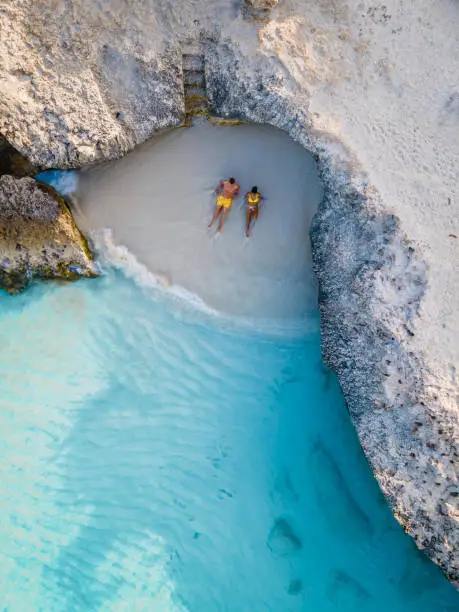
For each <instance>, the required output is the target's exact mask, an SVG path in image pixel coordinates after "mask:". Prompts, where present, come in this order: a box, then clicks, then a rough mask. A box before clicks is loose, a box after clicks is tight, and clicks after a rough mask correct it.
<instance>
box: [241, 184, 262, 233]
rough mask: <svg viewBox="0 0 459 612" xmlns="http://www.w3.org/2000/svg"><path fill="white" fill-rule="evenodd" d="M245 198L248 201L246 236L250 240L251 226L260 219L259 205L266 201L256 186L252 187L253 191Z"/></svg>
mask: <svg viewBox="0 0 459 612" xmlns="http://www.w3.org/2000/svg"><path fill="white" fill-rule="evenodd" d="M244 197H245V199H246V200H247V214H246V224H245V235H246V236H247V238H248V237H249V234H250V224H251V223H252V220H253V221H255V220H256V219H258V205H259V203H260V202H261V200H264V197H263V196H262V195H261V193H259V192H258V187H256V186H255V187H252V190H251V191H248V192H247V193H246V194H245V196H244Z"/></svg>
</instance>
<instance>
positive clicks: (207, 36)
mask: <svg viewBox="0 0 459 612" xmlns="http://www.w3.org/2000/svg"><path fill="white" fill-rule="evenodd" d="M281 4H282V3H281ZM285 4H286V5H287V4H289V3H287V2H286V3H285ZM290 4H292V7H294V6H296V5H295V3H294V2H293V0H292V2H290ZM130 10H131V13H130V15H129V16H126V15H123V18H122V19H121V17H119V16H117V19H118V20H117V21H116V23H117V24H118V25H117V27H118V30H116V31H114V30H113V24H112V21H110V20H109V19H108V17H107V21H106V22H101V23H99V21H98V22H97V23H98V25H99V26H101V27H102V30H100V32H102V34H100V33H99V35H98V36H95V35H93V33H92V30H90V29H89V28H88V29H87V30H86V31H83V30H81V27H80V24H79V23H78V24H77V23H76V22H75V23H71V24H70V25H69V26H67V25H66V29H65V31H66V32H67V34H66V37H65V40H64V41H63V42H62V44H61V45H60V46H55V48H54V50H53V52H52V53H51V52H50V51H48V50H47V51H46V52H45V51H44V50H43V49H44V48H45V47H44V46H43V41H45V40H54V39H56V40H57V39H59V37H58V36H57V32H58V31H59V28H60V26H61V25H62V23H64V22H65V23H66V24H67V21H68V15H67V14H66V15H64V14H63V13H62V14H58V13H56V14H54V15H52V16H50V15H48V21H46V19H45V18H46V15H41V14H40V12H39V7H38V8H37V7H32V5H30V6H29V11H30V12H29V13H27V17H25V16H24V15H26V13H24V12H16V13H11V15H8V14H6V16H5V14H3V15H0V19H2V20H3V26H4V31H5V32H6V34H5V38H8V37H9V39H10V41H13V43H10V47H9V48H7V49H6V51H5V54H6V57H7V61H6V63H5V64H4V66H2V67H0V77H2V78H4V79H6V80H7V81H8V83H10V85H11V84H12V85H11V87H10V89H9V90H8V95H7V96H6V97H5V98H4V99H3V101H0V132H2V133H3V134H5V136H6V137H7V138H8V140H9V141H10V142H11V143H12V144H13V145H14V146H15V147H16V148H17V149H18V150H19V151H21V153H23V154H26V155H27V157H28V158H29V159H30V160H31V161H32V162H33V163H35V164H38V165H41V166H43V167H58V168H69V167H80V166H82V165H85V164H88V163H95V162H100V161H106V160H109V159H113V158H115V157H119V156H120V155H122V154H124V153H125V152H126V151H128V150H129V149H131V148H132V147H134V146H135V145H136V144H138V143H140V142H142V141H144V140H145V139H147V138H149V137H151V136H153V135H154V134H155V133H156V132H157V131H158V130H160V129H163V128H166V127H173V126H176V125H179V124H181V123H183V121H184V120H185V109H184V103H183V83H182V71H181V53H180V48H181V47H180V46H181V42H182V40H181V38H183V31H184V30H186V28H183V29H181V26H180V25H177V24H178V23H179V20H177V24H176V25H174V26H173V27H174V28H175V29H174V31H173V33H172V29H171V28H172V26H171V27H169V25H167V24H166V25H165V23H166V22H164V23H162V22H161V23H162V25H161V27H160V26H157V25H152V23H150V22H147V21H145V26H144V27H143V26H142V25H139V24H142V23H143V22H142V18H143V13H142V11H143V8H142V4H141V3H140V2H139V3H137V2H134V3H133V5H132V7H131V8H130ZM285 10H287V9H285ZM321 10H322V9H321ZM323 10H325V9H323ZM36 11H38V12H36ZM343 11H344V9H343ZM346 15H347V13H346V14H345V13H344V12H343V14H341V13H340V14H339V15H338V14H337V13H336V11H335V12H332V13H331V16H329V15H328V14H327V19H328V21H327V23H328V22H330V23H331V24H332V25H331V26H330V31H331V32H335V31H336V32H338V30H339V28H338V26H337V24H341V23H347V22H346V19H347V17H346ZM374 15H375V14H373V13H370V17H371V19H372V24H373V25H372V26H371V27H372V28H373V29H374V30H375V29H376V28H378V27H380V28H381V31H383V28H384V27H385V23H387V21H388V20H389V17H390V19H392V16H389V17H387V16H386V17H384V16H382V17H381V19H379V18H378V19H379V21H378V22H377V20H376V17H375V16H374ZM118 17H119V18H118ZM211 18H212V16H211V17H209V19H211ZM289 18H290V17H289V16H287V17H285V21H282V20H280V21H279V28H280V29H279V32H281V31H282V30H281V28H282V27H287V26H285V23H287V25H288V27H289V28H290V27H291V28H292V31H295V27H297V25H298V24H297V22H293V25H292V23H290V22H288V19H289ZM308 18H309V19H312V17H311V15H309V14H308ZM98 19H99V17H97V20H98ZM100 19H102V18H100ZM161 19H163V20H164V19H166V17H165V16H164V15H159V16H158V20H159V21H161ZM317 19H319V18H317ZM85 20H86V23H87V24H88V25H90V24H91V20H96V17H94V16H93V15H87V14H85V12H84V10H83V8H81V14H80V21H81V22H84V21H85ZM340 20H341V21H340ZM159 21H158V23H159ZM185 21H186V20H185ZM196 21H197V22H198V24H195V22H196ZM351 21H352V20H351V19H350V18H349V22H351ZM393 21H394V20H393ZM393 21H392V23H393ZM29 22H33V23H34V27H35V31H36V32H37V37H38V39H39V42H37V41H36V43H35V44H34V45H32V46H30V45H28V44H27V43H28V38H27V28H26V26H27V24H28V23H29ZM373 22H374V23H373ZM187 23H188V24H190V23H192V24H194V26H193V27H195V26H196V28H198V33H199V32H200V33H201V35H200V36H197V37H196V44H197V45H199V48H200V52H202V54H203V55H204V57H205V81H206V87H207V92H206V93H207V97H208V103H209V108H210V110H211V112H212V113H213V114H215V115H217V116H219V117H222V118H224V119H240V120H247V121H253V122H258V123H268V124H271V125H274V126H276V127H279V128H281V129H283V130H285V131H287V132H288V133H289V134H290V135H291V136H292V138H294V139H295V140H297V141H299V142H300V143H301V144H302V145H303V146H304V147H306V148H308V149H309V150H310V151H312V152H313V154H314V155H315V156H316V158H317V162H318V166H319V170H320V173H321V177H322V181H323V184H324V188H325V197H324V200H323V203H322V205H321V207H320V210H319V212H318V214H317V216H316V218H315V221H314V223H313V226H312V228H311V239H312V245H313V255H314V262H315V263H314V265H315V271H316V274H317V277H318V279H319V285H320V297H319V307H320V311H321V321H322V323H321V324H322V334H323V353H324V359H325V361H326V363H327V364H328V365H329V366H330V367H331V368H332V369H333V370H334V371H335V372H336V374H337V375H338V378H339V380H340V383H341V386H342V389H343V392H344V395H345V398H346V402H347V406H348V409H349V412H350V415H351V418H352V420H353V422H354V424H355V427H356V429H357V432H358V435H359V438H360V441H361V444H362V447H363V449H364V451H365V453H366V456H367V458H368V460H369V463H370V465H371V467H372V470H373V472H374V474H375V477H376V479H377V480H378V482H379V484H380V486H381V489H382V490H383V492H384V494H385V495H386V497H387V499H388V502H389V503H390V505H391V508H392V510H393V512H394V515H395V516H396V518H397V519H398V521H399V522H400V523H401V525H402V526H403V527H404V529H405V530H406V531H407V533H409V534H410V535H411V536H413V538H414V539H415V541H416V543H417V545H418V546H419V547H420V548H421V549H423V550H424V551H425V552H426V553H427V555H428V556H429V557H430V558H431V559H432V560H433V561H434V562H436V563H437V564H438V565H439V566H440V567H441V568H442V570H443V571H444V573H445V574H446V575H447V576H448V578H449V579H450V580H451V581H452V582H453V583H456V584H457V583H458V582H459V503H458V502H459V486H458V465H459V442H458V441H459V424H458V418H457V417H458V413H457V395H458V381H457V378H456V375H455V369H454V366H451V368H452V369H451V368H450V373H448V372H447V370H448V368H449V367H450V366H449V365H448V364H447V360H448V359H449V357H447V358H445V359H443V361H444V363H443V361H442V362H441V363H440V365H438V363H439V359H438V357H437V355H436V354H434V353H433V352H432V351H431V347H430V346H429V343H428V341H427V340H423V337H422V334H420V331H421V330H422V328H425V327H426V326H432V315H431V314H430V315H429V314H428V315H427V316H426V315H425V313H424V311H423V309H424V304H425V303H426V301H427V297H429V296H430V295H432V289H431V286H432V283H433V280H434V278H433V271H432V269H431V267H432V260H429V261H430V266H429V261H428V258H429V257H430V250H431V247H432V244H431V243H429V244H428V245H427V248H425V247H423V246H422V245H420V244H419V243H418V244H416V243H415V242H413V241H411V242H410V241H409V240H408V239H407V237H406V235H405V231H406V229H405V227H403V226H402V224H401V222H400V221H399V215H398V214H397V210H394V209H393V207H388V205H387V202H385V201H383V200H382V197H381V196H380V195H379V194H378V191H377V190H376V189H375V188H374V187H372V184H371V181H369V179H368V175H367V173H366V172H365V171H364V168H363V167H362V164H361V163H360V161H359V159H357V156H356V154H355V152H354V151H352V152H351V148H350V147H349V146H347V145H346V144H344V142H343V140H342V139H341V138H340V137H339V134H338V135H336V134H335V133H333V132H332V131H331V130H328V131H327V130H325V129H320V124H321V117H320V113H318V112H315V111H313V110H312V108H311V96H310V90H311V89H312V88H313V84H314V83H316V82H317V80H320V78H322V75H321V73H320V71H319V70H317V71H314V69H313V68H311V65H312V66H313V65H314V62H313V59H314V53H313V51H314V49H312V48H311V49H312V50H311V49H309V50H308V53H309V55H308V54H306V56H305V57H306V59H304V63H303V64H302V65H300V66H298V60H297V59H296V55H295V54H296V52H297V47H294V48H293V51H292V52H291V55H292V56H294V57H295V59H294V62H296V63H293V64H289V63H288V62H287V61H286V62H285V63H284V64H282V63H280V61H279V57H280V56H281V55H282V53H285V54H286V55H288V52H289V49H288V48H287V47H286V46H285V45H287V43H285V40H284V41H283V42H282V44H281V43H276V44H277V47H276V49H278V51H279V52H278V53H277V55H276V53H274V52H272V51H271V49H272V45H273V44H274V43H272V40H271V39H270V40H269V41H268V42H269V44H271V47H269V53H268V51H266V49H267V48H268V47H267V46H266V45H265V52H263V53H262V52H260V51H259V48H258V45H259V40H257V39H256V38H255V37H253V36H252V37H250V36H249V35H248V34H246V30H247V28H246V25H245V24H242V25H240V24H238V25H237V27H238V28H239V29H235V30H234V32H230V31H229V30H228V31H225V34H224V35H222V34H221V30H220V29H219V28H212V27H210V25H208V27H207V29H205V28H204V27H203V26H202V25H199V20H198V19H197V18H196V19H194V21H193V15H190V16H188V21H187ZM132 24H134V25H135V27H131V26H132ZM402 25H403V23H402ZM77 26H78V27H77ZM198 26H199V27H198ZM312 26H314V27H312ZM321 26H322V24H321ZM335 26H336V27H335ZM400 27H402V26H400ZM79 28H80V29H79ZM104 28H105V29H104ZM155 28H156V30H155ZM161 28H162V29H161ZM333 28H335V29H333ZM392 28H393V32H396V29H394V28H395V24H394V23H393V26H392ZM188 29H190V26H189V25H188ZM317 30H318V27H316V25H315V24H312V25H311V27H310V29H309V30H308V32H310V36H311V37H312V36H316V35H317V36H318V37H319V38H318V47H317V48H319V51H320V45H321V44H322V45H325V42H326V38H324V36H325V34H324V32H325V30H324V29H322V30H320V29H319V31H317ZM247 31H248V30H247ZM241 32H242V33H241ZM289 32H290V30H287V34H289ZM349 32H350V30H348V31H346V32H344V31H343V32H341V31H339V32H338V33H339V36H341V38H339V37H338V38H339V44H340V45H341V43H343V44H344V43H345V42H346V40H348V39H346V36H350V34H349ZM154 33H156V36H157V39H155V44H153V43H152V42H151V39H152V37H153V35H154ZM268 35H269V36H271V33H270V32H268V34H265V36H266V38H267V37H268ZM332 35H333V36H335V34H331V35H330V36H332ZM273 36H274V35H273ZM279 36H280V34H279ZM320 36H322V38H320ZM394 36H395V34H394ZM287 39H288V36H287ZM276 40H277V39H275V41H276ZM288 40H290V39H288ZM324 41H325V42H324ZM343 41H344V42H343ZM358 42H359V44H363V43H361V41H358ZM64 43H65V44H64ZM355 44H356V45H357V42H355ZM282 45H284V46H282ZM316 50H317V49H316V48H315V51H316ZM279 54H280V55H279ZM319 55H320V53H319ZM321 57H322V56H321ZM88 58H89V59H88ZM320 61H322V60H320ZM355 61H356V62H357V63H358V61H360V59H359V57H358V56H356V59H355ZM34 62H35V65H36V66H39V67H40V70H41V74H40V76H39V77H38V76H37V75H36V74H35V72H34V70H31V69H30V68H29V65H30V64H33V63H34ZM56 63H59V65H60V66H64V67H66V69H65V70H63V73H62V69H61V75H60V80H59V82H58V83H57V80H56V74H57V72H56V69H55V67H54V66H55V64H56ZM286 65H288V66H289V68H290V70H291V72H288V71H287V69H286V67H285V66H286ZM319 65H320V68H322V64H320V62H319ZM306 66H309V68H308V69H306ZM313 67H314V66H313ZM330 70H331V69H330V68H328V67H324V73H325V74H326V75H327V76H328V77H329V78H330V79H331V81H330V82H332V83H333V80H332V77H333V78H335V79H336V78H337V77H336V76H335V75H334V74H333V75H330ZM327 71H328V72H327ZM381 71H382V72H381V74H382V76H381V78H386V79H387V83H388V85H387V87H388V88H392V89H393V88H394V87H395V85H394V83H393V82H392V81H391V78H392V77H391V76H390V75H389V76H387V75H388V74H389V73H388V68H387V66H386V67H384V66H382V67H381ZM36 72H37V71H36ZM37 74H38V72H37ZM324 78H325V77H324ZM348 78H349V79H350V81H351V85H352V84H353V82H352V78H354V77H352V78H351V76H349V77H348ZM355 78H357V77H355ZM378 78H379V76H378ZM354 86H355V83H354ZM392 89H391V90H390V91H392ZM332 90H333V87H332ZM401 91H402V89H401V86H400V87H399V90H398V93H397V92H396V93H397V96H399V97H400V95H401V94H400V92H401ZM399 94H400V95H399ZM330 95H331V94H330ZM30 101H32V103H30V104H29V102H30ZM453 102H454V100H453ZM448 108H449V107H448ZM21 109H22V110H21ZM445 112H446V111H445ZM448 112H449V111H448ZM442 121H444V125H449V124H448V123H447V122H448V121H452V119H450V115H445V118H444V120H443V119H442ZM445 122H446V123H445ZM396 136H397V134H395V135H393V142H394V150H395V149H396V148H397V147H399V148H400V145H399V143H398V141H397V140H396ZM412 149H414V145H413V146H412ZM360 153H362V154H363V153H364V152H362V151H360ZM22 180H32V179H22ZM441 188H442V189H443V185H442V186H441ZM408 195H409V194H408ZM408 195H407V194H405V199H408ZM414 201H415V202H417V199H416V198H414ZM442 214H443V213H442ZM451 214H453V213H451ZM450 235H453V236H455V234H454V231H452V232H451V234H450ZM441 265H443V262H440V263H439V266H440V268H439V269H440V273H441V274H443V276H444V279H445V280H444V287H445V290H446V287H447V282H449V281H448V280H447V279H448V278H450V277H448V276H447V275H446V272H444V271H443V270H444V268H441ZM88 270H89V263H88ZM454 278H455V277H454ZM453 280H454V279H453ZM453 295H454V292H453ZM429 317H430V318H429ZM419 338H421V339H419ZM445 364H446V365H445ZM445 372H447V374H445ZM448 377H449V378H448Z"/></svg>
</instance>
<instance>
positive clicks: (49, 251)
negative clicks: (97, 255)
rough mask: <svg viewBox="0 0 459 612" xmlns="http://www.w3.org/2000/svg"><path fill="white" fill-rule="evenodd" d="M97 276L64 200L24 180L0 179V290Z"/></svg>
mask: <svg viewBox="0 0 459 612" xmlns="http://www.w3.org/2000/svg"><path fill="white" fill-rule="evenodd" d="M94 276H97V272H96V268H95V265H94V262H93V256H92V253H91V251H90V249H89V247H88V244H87V242H86V240H85V238H84V236H83V235H82V234H81V232H80V231H79V230H78V228H77V227H76V225H75V222H74V220H73V217H72V215H71V213H70V210H69V209H68V207H67V205H66V203H65V201H64V199H63V198H62V196H60V195H59V194H58V193H57V192H56V191H55V190H54V189H53V188H52V187H50V186H49V185H45V184H44V183H40V182H38V181H35V179H33V178H30V177H24V178H16V177H13V176H10V175H3V176H0V286H1V287H2V288H3V289H5V290H6V291H8V292H9V293H17V292H18V291H21V290H23V289H24V288H25V287H26V286H27V285H28V284H29V283H30V282H31V281H32V280H33V279H41V280H62V281H73V280H77V279H79V278H83V277H94Z"/></svg>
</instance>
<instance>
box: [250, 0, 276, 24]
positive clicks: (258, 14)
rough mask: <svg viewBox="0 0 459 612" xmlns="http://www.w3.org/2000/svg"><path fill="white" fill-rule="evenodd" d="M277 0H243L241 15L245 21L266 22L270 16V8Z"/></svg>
mask: <svg viewBox="0 0 459 612" xmlns="http://www.w3.org/2000/svg"><path fill="white" fill-rule="evenodd" d="M276 4H277V0H245V1H244V5H243V7H242V16H243V18H244V19H246V20H247V21H255V22H256V23H259V24H265V23H268V22H269V20H270V18H271V8H272V7H273V6H275V5H276Z"/></svg>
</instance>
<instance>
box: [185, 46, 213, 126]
mask: <svg viewBox="0 0 459 612" xmlns="http://www.w3.org/2000/svg"><path fill="white" fill-rule="evenodd" d="M182 67H183V94H184V99H185V115H186V119H185V122H186V123H187V124H190V122H191V118H192V117H196V116H198V115H207V114H208V110H209V109H208V102H207V93H206V75H205V61H204V54H203V53H202V50H201V49H200V48H199V47H197V46H187V47H184V48H183V51H182Z"/></svg>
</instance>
